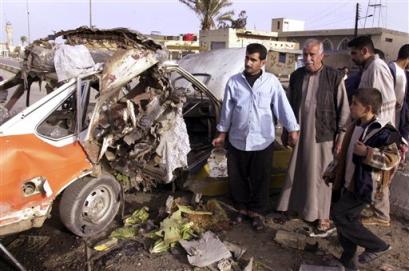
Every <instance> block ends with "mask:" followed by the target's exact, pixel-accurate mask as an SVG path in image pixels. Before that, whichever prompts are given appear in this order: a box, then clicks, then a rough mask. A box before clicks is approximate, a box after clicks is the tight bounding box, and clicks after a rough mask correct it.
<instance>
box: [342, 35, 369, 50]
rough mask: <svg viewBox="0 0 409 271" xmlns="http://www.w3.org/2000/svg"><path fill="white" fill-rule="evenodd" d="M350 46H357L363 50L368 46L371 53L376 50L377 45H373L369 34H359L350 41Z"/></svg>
mask: <svg viewBox="0 0 409 271" xmlns="http://www.w3.org/2000/svg"><path fill="white" fill-rule="evenodd" d="M348 47H349V48H356V49H359V50H361V49H362V48H364V47H366V48H368V49H369V51H370V52H371V53H374V52H375V46H374V45H373V42H372V39H371V37H369V36H359V37H356V38H355V39H353V40H351V41H350V42H348Z"/></svg>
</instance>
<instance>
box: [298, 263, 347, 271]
mask: <svg viewBox="0 0 409 271" xmlns="http://www.w3.org/2000/svg"><path fill="white" fill-rule="evenodd" d="M342 270H344V269H343V268H341V267H331V266H321V265H320V266H318V265H309V264H302V265H301V266H300V269H299V271H342Z"/></svg>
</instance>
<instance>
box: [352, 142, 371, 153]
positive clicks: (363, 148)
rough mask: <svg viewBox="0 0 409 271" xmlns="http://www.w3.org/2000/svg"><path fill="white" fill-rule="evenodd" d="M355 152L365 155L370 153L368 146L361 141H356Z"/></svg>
mask: <svg viewBox="0 0 409 271" xmlns="http://www.w3.org/2000/svg"><path fill="white" fill-rule="evenodd" d="M354 154H356V155H358V156H363V157H365V156H366V155H367V154H368V147H367V146H366V145H365V144H364V143H362V142H361V141H357V142H356V143H355V148H354Z"/></svg>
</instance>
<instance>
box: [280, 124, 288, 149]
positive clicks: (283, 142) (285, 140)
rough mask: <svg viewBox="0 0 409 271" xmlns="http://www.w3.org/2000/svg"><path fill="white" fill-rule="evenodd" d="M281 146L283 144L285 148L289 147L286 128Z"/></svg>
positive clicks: (282, 134)
mask: <svg viewBox="0 0 409 271" xmlns="http://www.w3.org/2000/svg"><path fill="white" fill-rule="evenodd" d="M281 144H283V146H284V147H286V146H288V132H287V130H286V129H284V128H283V132H282V133H281Z"/></svg>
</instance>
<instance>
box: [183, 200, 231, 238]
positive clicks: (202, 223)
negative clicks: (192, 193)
mask: <svg viewBox="0 0 409 271" xmlns="http://www.w3.org/2000/svg"><path fill="white" fill-rule="evenodd" d="M203 208H204V209H205V210H206V211H208V213H209V214H212V215H203V214H206V213H202V214H201V213H197V212H196V213H187V217H188V219H189V221H192V222H194V228H195V230H196V231H197V232H199V233H201V232H204V231H207V230H212V231H215V232H218V231H223V230H228V229H230V228H231V225H230V219H229V217H228V216H227V214H226V212H225V210H224V209H223V208H222V207H221V206H220V201H218V200H209V201H207V203H206V205H205V206H204V207H203Z"/></svg>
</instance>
